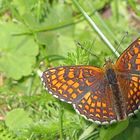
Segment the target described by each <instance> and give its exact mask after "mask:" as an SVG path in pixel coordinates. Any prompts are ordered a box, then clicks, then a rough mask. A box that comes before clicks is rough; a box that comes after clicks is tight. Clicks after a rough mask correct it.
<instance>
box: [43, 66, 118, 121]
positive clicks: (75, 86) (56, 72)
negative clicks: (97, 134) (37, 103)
mask: <svg viewBox="0 0 140 140" xmlns="http://www.w3.org/2000/svg"><path fill="white" fill-rule="evenodd" d="M42 81H43V83H44V86H45V87H46V89H47V90H48V91H49V93H51V94H52V95H53V96H54V97H56V98H59V99H60V100H62V101H65V102H68V103H72V104H73V106H74V108H75V109H76V111H77V112H78V113H80V114H81V115H83V116H84V117H86V118H87V119H90V120H91V121H95V122H96V123H98V124H100V123H103V124H106V123H108V122H113V121H115V118H116V116H115V114H114V111H113V108H112V103H111V94H110V92H111V90H110V89H109V88H108V87H109V85H108V83H107V81H106V80H105V78H104V73H103V71H102V70H101V69H99V68H96V67H93V66H62V67H57V68H51V69H48V70H46V71H45V72H44V73H43V75H42Z"/></svg>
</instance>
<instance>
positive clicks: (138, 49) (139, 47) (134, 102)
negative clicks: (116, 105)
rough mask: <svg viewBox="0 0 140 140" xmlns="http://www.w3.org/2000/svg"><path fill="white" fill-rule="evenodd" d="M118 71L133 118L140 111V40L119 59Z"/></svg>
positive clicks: (129, 112)
mask: <svg viewBox="0 0 140 140" xmlns="http://www.w3.org/2000/svg"><path fill="white" fill-rule="evenodd" d="M116 69H117V71H118V81H119V82H120V86H121V89H122V92H123V95H124V97H125V101H126V113H127V115H128V116H132V115H133V114H134V113H137V112H138V109H140V38H138V39H137V40H135V41H134V42H133V43H132V44H131V45H130V46H129V47H128V48H127V49H126V50H125V51H124V52H123V54H122V55H121V56H120V57H119V58H118V60H117V62H116Z"/></svg>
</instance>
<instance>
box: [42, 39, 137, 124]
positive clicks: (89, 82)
mask: <svg viewBox="0 0 140 140" xmlns="http://www.w3.org/2000/svg"><path fill="white" fill-rule="evenodd" d="M41 78H42V81H43V83H44V85H45V88H46V89H47V90H48V91H49V93H50V94H52V95H53V96H54V97H56V98H59V99H60V100H62V101H65V102H67V103H70V104H72V105H73V106H74V108H75V110H76V111H77V112H78V113H79V114H81V115H82V116H84V117H85V118H86V119H88V120H90V121H94V122H95V123H97V124H102V125H103V124H112V123H114V122H116V121H120V120H124V119H126V118H127V117H128V116H132V115H133V114H134V113H136V112H137V111H138V109H140V38H138V39H137V40H135V41H134V42H133V43H132V44H131V45H130V46H129V47H128V48H127V49H126V50H125V51H124V52H123V53H122V55H121V56H120V57H119V58H118V60H117V62H116V63H115V64H113V63H112V61H111V60H110V59H109V60H108V61H106V62H105V65H104V67H103V68H97V67H94V66H62V67H56V68H51V69H48V70H46V71H44V72H43V74H42V77H41Z"/></svg>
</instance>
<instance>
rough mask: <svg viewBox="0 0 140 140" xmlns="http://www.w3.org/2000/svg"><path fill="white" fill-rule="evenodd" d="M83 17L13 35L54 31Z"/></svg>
mask: <svg viewBox="0 0 140 140" xmlns="http://www.w3.org/2000/svg"><path fill="white" fill-rule="evenodd" d="M93 13H94V12H92V13H91V14H90V16H92V15H93ZM84 20H85V19H84V18H83V17H79V15H78V16H76V17H75V18H74V19H73V20H72V21H71V22H62V23H57V24H56V25H52V26H46V27H41V28H40V29H36V30H35V29H32V30H31V29H30V30H29V32H22V33H13V34H12V35H13V36H20V35H32V34H33V33H39V32H46V31H54V30H58V29H61V28H65V27H69V26H72V25H75V24H77V23H79V22H82V21H84Z"/></svg>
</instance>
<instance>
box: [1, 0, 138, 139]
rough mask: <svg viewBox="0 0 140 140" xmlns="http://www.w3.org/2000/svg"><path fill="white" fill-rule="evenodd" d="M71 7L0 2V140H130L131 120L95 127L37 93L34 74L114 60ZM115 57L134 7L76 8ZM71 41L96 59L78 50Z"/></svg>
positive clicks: (66, 1)
mask: <svg viewBox="0 0 140 140" xmlns="http://www.w3.org/2000/svg"><path fill="white" fill-rule="evenodd" d="M74 1H76V0H0V140H58V139H60V140H110V139H113V140H118V139H119V140H137V139H138V138H140V113H138V115H137V116H135V118H131V119H129V120H126V121H123V122H119V123H117V124H114V125H111V126H106V127H100V126H97V125H96V124H94V123H92V122H89V121H87V120H85V119H84V118H83V117H81V116H80V115H78V114H77V113H76V112H75V111H74V109H73V108H72V106H71V105H69V104H67V103H64V102H61V101H59V100H58V99H55V98H54V97H52V96H51V95H50V94H48V93H47V91H45V90H44V88H43V86H42V83H41V80H40V78H39V75H38V70H41V71H43V70H45V69H47V68H49V67H55V66H60V65H77V64H83V65H88V64H90V65H94V66H100V67H102V65H103V64H104V58H108V57H111V59H113V61H114V62H115V60H116V59H117V58H116V57H115V54H114V53H113V52H112V51H111V50H110V49H109V48H108V46H107V45H106V44H105V43H104V42H103V41H102V40H101V39H100V37H99V36H98V34H97V33H96V32H95V31H94V29H93V28H92V27H91V26H90V25H89V23H88V22H87V20H86V19H85V18H84V17H83V15H82V14H81V12H80V11H79V10H78V9H77V7H76V5H75V4H74ZM78 2H79V5H80V6H81V7H82V8H83V9H84V10H85V11H86V13H87V14H88V15H90V17H91V19H93V20H94V21H95V23H96V24H97V26H98V27H99V28H100V29H101V31H102V33H104V34H105V36H106V37H107V38H108V39H109V41H110V42H111V43H112V44H113V46H114V47H115V48H117V47H118V46H119V43H120V41H121V39H122V37H123V36H124V35H125V33H126V32H128V36H127V37H126V38H125V39H124V40H123V43H121V47H119V49H118V51H119V53H121V52H123V50H124V49H125V48H127V47H128V45H129V44H131V42H132V41H133V40H135V39H136V38H137V37H139V32H140V17H139V16H140V11H139V9H140V2H139V1H138V0H127V1H126V0H102V1H101V0H94V1H93V0H88V1H84V0H79V1H78ZM75 41H78V42H80V43H81V44H82V45H83V47H85V48H87V49H88V50H90V51H91V52H92V53H94V54H95V55H96V56H91V55H90V54H89V53H88V52H87V51H84V50H82V49H80V48H78V47H77V46H76V44H75Z"/></svg>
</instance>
